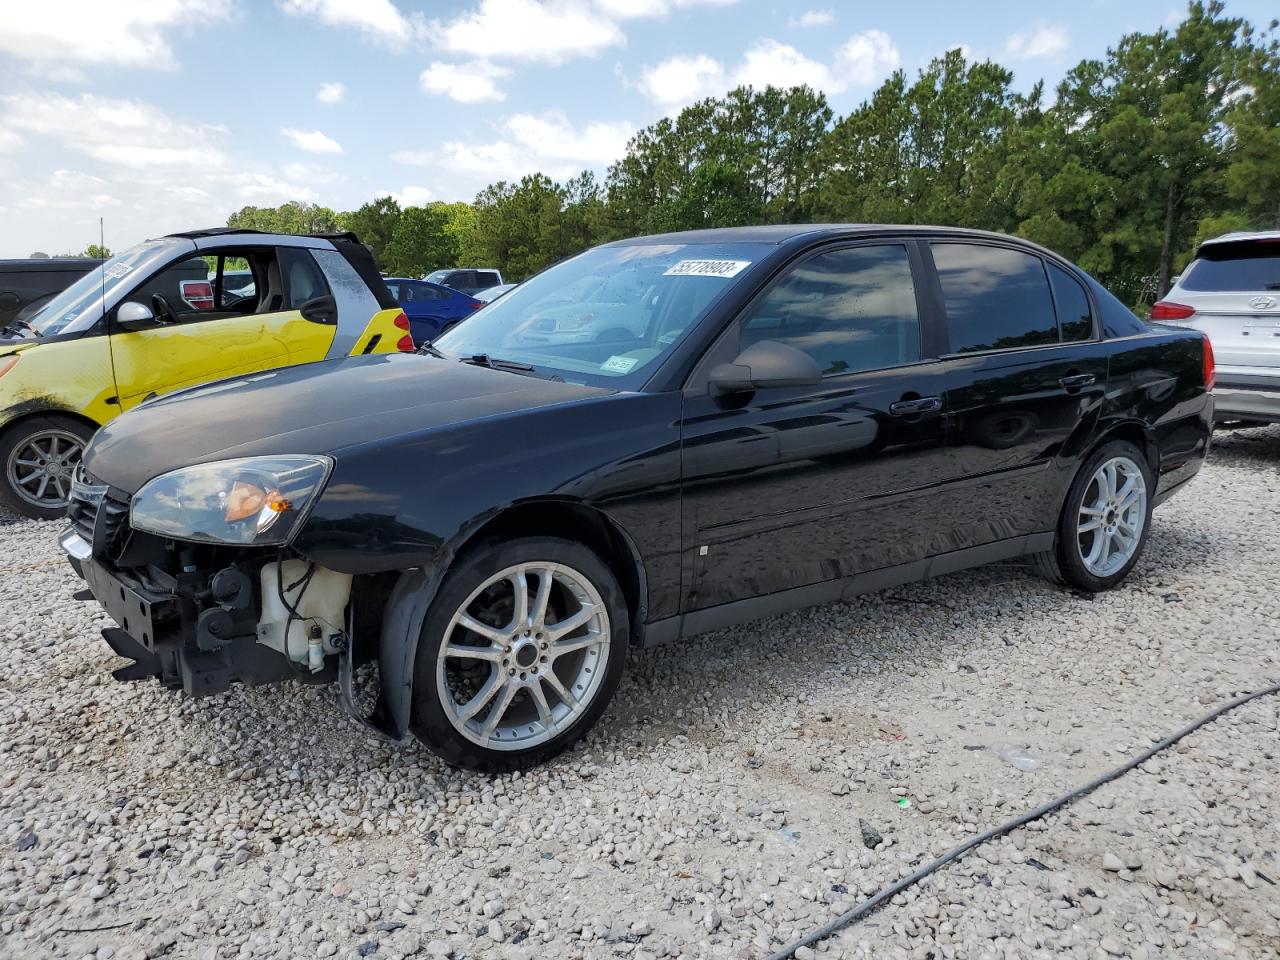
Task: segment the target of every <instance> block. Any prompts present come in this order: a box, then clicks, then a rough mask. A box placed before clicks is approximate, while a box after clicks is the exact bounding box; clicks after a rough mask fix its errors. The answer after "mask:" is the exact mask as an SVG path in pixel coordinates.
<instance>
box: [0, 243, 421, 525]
mask: <svg viewBox="0 0 1280 960" xmlns="http://www.w3.org/2000/svg"><path fill="white" fill-rule="evenodd" d="M413 346H414V345H413V341H412V339H411V337H410V334H409V324H408V320H407V319H406V318H405V316H404V313H403V312H402V311H401V309H400V307H399V305H398V304H397V303H396V301H395V299H394V298H393V297H392V296H391V294H390V292H389V291H388V290H387V288H386V285H385V284H384V283H383V282H382V279H381V277H380V276H379V275H378V272H377V269H376V267H375V266H374V263H373V259H372V257H371V256H370V254H369V252H368V250H367V249H366V248H365V247H364V246H362V245H361V244H360V243H359V242H358V241H357V240H356V239H355V238H354V237H352V236H350V235H342V236H333V237H294V236H281V235H273V234H262V233H254V232H249V231H236V230H230V229H215V230H201V231H195V232H192V233H182V234H172V235H170V236H166V237H161V238H159V239H157V240H148V241H146V242H145V243H141V244H139V245H138V246H136V247H133V248H132V249H130V250H127V251H125V252H124V253H122V254H119V255H118V256H115V257H112V258H111V259H110V260H108V261H106V262H105V263H101V264H96V265H95V267H94V268H93V269H92V270H91V271H89V272H88V273H85V274H84V275H83V276H81V277H80V279H79V280H77V281H76V282H74V283H72V284H71V285H70V286H68V287H67V288H66V289H65V290H63V291H62V292H61V293H58V294H57V295H56V296H54V297H53V298H52V299H50V300H49V301H48V302H47V303H46V304H45V305H44V306H43V307H41V308H40V309H38V310H37V311H36V312H35V313H34V314H32V315H31V316H30V317H28V318H26V319H25V320H23V321H22V322H21V323H17V322H15V323H13V324H11V325H10V326H9V327H8V328H7V329H6V330H5V331H4V332H3V333H0V501H2V502H3V503H4V504H5V505H7V506H9V507H11V508H13V509H14V510H16V511H17V512H19V513H21V514H24V515H26V516H29V517H43V518H54V517H58V516H62V515H63V514H64V513H65V511H66V508H67V502H68V496H69V494H70V492H71V487H72V475H73V474H74V473H75V471H76V468H77V466H78V465H79V463H80V459H81V455H82V451H83V449H84V445H85V443H86V442H87V441H88V439H89V437H90V436H92V434H93V432H94V431H95V430H96V429H98V428H99V427H100V426H102V425H103V424H105V423H109V422H110V421H111V420H113V419H114V418H115V417H117V416H118V415H119V414H121V413H123V412H124V411H127V410H129V409H131V408H132V407H135V406H138V405H140V404H142V403H144V402H145V401H146V400H148V399H150V398H152V397H156V396H159V395H162V394H173V393H175V392H177V391H181V390H183V389H184V388H187V387H191V386H195V385H198V384H202V383H207V382H209V381H211V380H217V379H221V378H225V377H232V376H240V375H245V374H257V373H260V372H261V371H264V370H271V369H274V368H277V367H284V366H290V365H293V364H299V363H308V362H311V361H315V360H322V359H326V358H334V357H343V356H348V355H351V354H370V353H373V354H379V353H387V352H391V351H396V350H412V349H413ZM184 429H188V430H192V432H193V435H197V436H198V435H199V432H200V431H199V430H198V429H196V428H193V427H192V425H191V424H190V423H188V424H186V425H185V426H184Z"/></svg>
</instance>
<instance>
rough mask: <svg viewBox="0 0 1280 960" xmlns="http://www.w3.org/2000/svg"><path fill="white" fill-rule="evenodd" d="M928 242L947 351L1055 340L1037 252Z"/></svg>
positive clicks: (1046, 285) (1054, 325) (1054, 323)
mask: <svg viewBox="0 0 1280 960" xmlns="http://www.w3.org/2000/svg"><path fill="white" fill-rule="evenodd" d="M932 247H933V260H934V263H935V264H936V265H937V268H938V279H939V281H940V282H941V284H942V298H943V301H944V303H945V304H946V309H947V329H948V331H949V333H950V337H951V350H952V352H953V353H971V352H974V351H977V350H1004V349H1011V348H1014V347H1034V346H1038V345H1040V344H1046V343H1057V342H1058V324H1057V318H1056V317H1055V315H1054V312H1053V299H1052V298H1051V297H1050V295H1049V282H1048V280H1047V279H1046V277H1045V273H1044V264H1043V263H1042V262H1041V260H1040V258H1039V257H1036V256H1032V255H1031V254H1029V253H1023V252H1021V251H1019V250H1008V249H1006V248H1004V247H989V246H982V245H979V244H973V243H935V244H933V245H932Z"/></svg>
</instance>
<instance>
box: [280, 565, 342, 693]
mask: <svg viewBox="0 0 1280 960" xmlns="http://www.w3.org/2000/svg"><path fill="white" fill-rule="evenodd" d="M259 577H260V580H261V587H262V613H261V617H260V619H259V620H258V631H257V633H258V643H260V644H262V645H263V646H267V647H270V648H271V649H273V650H277V651H279V652H280V653H282V654H284V655H285V656H286V657H287V658H288V659H289V660H290V661H291V662H292V663H295V664H300V665H303V666H305V667H306V668H307V670H309V671H310V672H311V673H319V672H320V671H321V670H323V669H324V658H325V657H327V656H329V655H331V654H335V653H338V652H339V651H341V650H342V649H343V647H344V646H345V644H346V619H345V618H346V609H347V601H348V600H349V599H350V597H351V575H350V574H346V573H338V572H337V571H334V570H329V569H326V568H325V567H321V566H317V565H316V564H314V563H309V562H308V561H306V560H298V559H293V560H277V561H275V562H273V563H267V564H264V565H263V567H262V570H261V572H260V574H259Z"/></svg>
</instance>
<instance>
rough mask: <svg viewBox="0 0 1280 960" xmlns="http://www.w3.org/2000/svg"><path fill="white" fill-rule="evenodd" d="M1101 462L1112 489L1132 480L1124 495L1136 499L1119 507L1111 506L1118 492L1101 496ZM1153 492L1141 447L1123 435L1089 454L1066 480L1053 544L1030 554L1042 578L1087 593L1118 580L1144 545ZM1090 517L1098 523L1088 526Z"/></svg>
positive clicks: (1124, 575) (1153, 485)
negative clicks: (1110, 474) (1108, 473)
mask: <svg viewBox="0 0 1280 960" xmlns="http://www.w3.org/2000/svg"><path fill="white" fill-rule="evenodd" d="M1104 466H1107V467H1113V470H1114V476H1115V477H1116V480H1115V481H1114V482H1115V484H1116V486H1117V487H1118V488H1119V489H1117V490H1114V491H1113V493H1114V494H1117V495H1122V494H1124V491H1125V489H1127V484H1129V483H1130V482H1133V483H1134V486H1133V488H1132V491H1131V493H1130V494H1129V495H1128V496H1127V497H1126V501H1127V500H1128V498H1129V497H1133V496H1136V497H1137V501H1136V502H1134V503H1132V504H1131V505H1129V506H1125V505H1124V503H1120V507H1121V509H1119V510H1116V509H1115V505H1116V504H1117V503H1119V497H1118V496H1111V497H1107V496H1104V491H1103V489H1102V488H1101V487H1100V486H1099V482H1100V481H1099V477H1100V474H1101V472H1102V471H1103V468H1104ZM1154 494H1155V478H1154V476H1153V475H1152V472H1151V467H1150V465H1149V464H1148V463H1147V458H1146V456H1145V455H1144V454H1143V453H1142V451H1140V450H1139V449H1138V448H1137V447H1135V446H1134V445H1133V444H1132V443H1129V442H1128V441H1126V440H1112V441H1110V442H1108V443H1104V444H1103V445H1102V446H1100V447H1098V448H1097V449H1096V450H1094V452H1093V453H1092V454H1090V455H1089V458H1088V459H1087V460H1085V462H1084V464H1083V465H1082V466H1081V467H1080V470H1079V471H1078V472H1077V473H1076V476H1075V479H1074V480H1073V481H1072V482H1071V487H1070V489H1069V490H1068V491H1067V497H1066V500H1065V501H1064V503H1063V506H1062V513H1061V515H1060V517H1059V520H1058V529H1057V531H1056V534H1057V535H1056V536H1055V538H1054V545H1053V549H1052V550H1046V551H1045V552H1043V553H1038V554H1035V555H1034V556H1033V557H1032V562H1033V564H1034V565H1035V567H1036V570H1037V572H1038V573H1039V574H1040V575H1041V576H1043V577H1044V578H1045V579H1047V580H1052V581H1054V582H1055V583H1065V584H1068V585H1070V586H1073V587H1076V588H1077V589H1080V590H1085V591H1088V592H1089V593H1100V592H1102V591H1103V590H1110V589H1111V588H1112V587H1115V586H1117V585H1118V584H1119V583H1120V582H1121V581H1123V580H1124V578H1125V577H1127V576H1128V575H1129V571H1130V570H1132V569H1133V567H1134V564H1136V563H1137V562H1138V558H1139V557H1141V556H1142V551H1143V549H1144V548H1145V547H1146V543H1147V535H1148V533H1149V532H1150V530H1151V505H1152V496H1153V495H1154ZM1100 504H1101V505H1102V506H1101V507H1100V506H1099V505H1100ZM1095 513H1096V515H1095ZM1095 520H1096V521H1097V525H1096V526H1092V525H1093V523H1094V521H1095ZM1091 526H1092V528H1091V529H1086V528H1087V527H1091ZM1135 528H1136V536H1135V535H1134V534H1133V531H1134V530H1135ZM1100 541H1103V542H1102V543H1101V544H1100Z"/></svg>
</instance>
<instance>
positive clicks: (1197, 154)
mask: <svg viewBox="0 0 1280 960" xmlns="http://www.w3.org/2000/svg"><path fill="white" fill-rule="evenodd" d="M1277 26H1278V24H1277V21H1275V20H1272V21H1271V22H1270V23H1269V24H1268V25H1267V26H1266V28H1265V29H1264V30H1258V29H1257V28H1255V27H1254V26H1253V25H1252V24H1251V23H1249V22H1248V21H1246V20H1244V19H1242V18H1238V17H1231V16H1228V15H1227V13H1226V9H1225V5H1224V4H1223V3H1222V2H1220V0H1210V2H1193V3H1191V4H1189V6H1188V9H1187V15H1186V17H1185V19H1184V20H1183V21H1182V22H1181V23H1179V24H1178V25H1177V26H1175V27H1171V28H1163V27H1162V28H1160V29H1158V30H1155V31H1153V32H1149V33H1142V32H1135V33H1131V34H1128V35H1126V36H1124V37H1122V38H1121V39H1120V41H1119V42H1118V43H1117V44H1116V45H1115V46H1114V47H1111V48H1109V49H1108V50H1107V52H1106V55H1105V56H1104V57H1102V58H1101V59H1087V60H1082V61H1081V62H1080V63H1079V64H1077V65H1076V66H1075V67H1074V68H1073V69H1072V70H1071V71H1069V72H1068V74H1067V75H1066V77H1065V78H1064V79H1063V80H1062V82H1061V83H1059V84H1058V86H1057V88H1056V89H1055V90H1054V91H1053V94H1052V95H1049V94H1047V93H1046V91H1045V88H1044V84H1043V82H1041V83H1037V84H1036V85H1034V86H1033V87H1032V88H1031V89H1030V91H1029V92H1027V93H1021V92H1019V91H1017V90H1015V89H1014V87H1013V73H1012V71H1011V70H1009V69H1007V68H1006V67H1003V66H1001V65H1000V64H998V63H995V62H992V61H990V60H985V61H981V62H972V61H970V60H968V59H967V58H966V57H965V56H964V55H963V54H962V52H961V51H960V50H952V51H950V52H948V53H946V54H945V55H943V56H941V57H938V58H936V59H935V60H933V61H932V62H931V63H930V64H929V65H928V66H927V67H925V68H923V69H921V70H919V71H918V72H917V74H916V75H915V76H914V77H908V75H907V73H906V72H905V71H903V70H898V71H896V72H895V73H893V74H892V75H891V76H890V77H889V78H888V79H887V80H885V81H884V83H883V84H881V86H880V87H879V88H878V89H876V90H875V91H874V93H872V95H871V96H870V97H869V98H868V99H867V100H866V101H864V102H863V103H862V104H861V105H859V106H858V107H857V108H856V109H854V110H853V111H852V112H851V113H850V114H849V115H848V116H845V117H840V118H837V117H835V116H834V115H833V112H832V110H831V107H830V106H829V104H828V103H827V100H826V97H825V96H824V95H823V94H822V93H821V92H820V91H815V90H812V89H810V88H809V87H805V86H800V87H794V88H791V89H788V90H780V89H777V88H773V87H768V88H765V89H763V90H755V89H752V88H750V87H740V88H738V89H736V90H732V91H730V92H729V93H728V94H726V95H725V96H724V97H711V98H707V99H705V100H702V101H700V102H698V103H695V104H693V105H691V106H689V107H687V108H685V109H684V110H682V111H680V113H679V114H678V115H677V116H675V117H666V118H663V119H662V120H659V121H658V122H657V123H655V124H653V125H651V126H649V127H647V128H645V129H643V130H641V131H640V132H638V133H637V134H636V135H635V136H634V137H633V138H632V139H631V141H630V142H629V143H628V145H627V150H626V154H625V155H624V156H623V157H622V158H621V159H619V160H618V161H617V162H616V163H615V164H613V165H612V166H611V167H610V168H609V169H608V172H607V174H606V175H605V177H604V178H603V180H602V181H601V180H599V179H597V177H596V176H595V175H594V174H592V173H590V172H584V173H582V174H580V175H579V176H577V177H574V178H572V179H570V180H568V181H565V182H563V183H558V182H556V181H554V180H552V179H551V178H549V177H547V176H545V175H543V174H533V175H530V176H526V177H524V178H522V179H521V180H519V181H517V182H509V181H500V182H498V183H495V184H492V185H491V186H489V187H486V188H485V189H484V190H482V191H481V192H480V193H479V194H478V195H477V196H476V198H475V201H474V202H473V203H471V204H466V203H454V204H443V203H432V204H427V205H426V206H422V207H407V208H404V209H401V208H400V206H399V205H398V204H397V203H396V202H395V201H394V200H393V199H392V198H390V197H383V198H380V199H378V200H375V201H373V202H371V203H368V204H365V205H364V206H363V207H361V208H360V209H359V210H356V211H353V212H349V213H335V212H334V211H332V210H329V209H327V208H324V207H317V206H314V205H311V204H302V203H290V204H285V205H284V206H282V207H278V208H271V209H261V208H255V207H246V208H245V209H244V210H241V211H239V212H238V213H236V214H234V215H232V217H231V218H230V219H229V220H228V224H229V225H230V226H244V227H256V228H258V229H269V230H282V231H284V232H297V233H306V232H328V231H334V230H353V231H354V232H356V233H357V234H358V235H359V236H360V238H361V240H363V241H364V242H365V243H367V244H368V245H369V246H370V248H371V249H372V251H373V253H374V256H375V257H376V258H377V260H378V262H379V264H380V265H381V266H382V268H383V269H384V270H386V271H387V272H389V273H394V274H410V275H415V276H418V275H422V274H424V273H426V272H428V271H429V270H432V269H436V268H440V267H448V266H457V265H462V266H496V267H499V268H501V269H502V271H503V274H504V276H505V277H507V278H508V279H513V280H519V279H522V278H524V277H527V276H529V275H530V274H532V273H535V272H537V271H538V270H541V269H542V268H544V267H546V266H548V265H550V264H552V263H554V262H556V261H557V260H560V259H562V258H564V257H566V256H569V255H571V254H574V253H576V252H578V251H580V250H583V249H585V248H586V247H589V246H592V245H594V244H597V243H601V242H605V241H608V240H613V239H618V238H621V237H627V236H634V235H638V234H645V233H659V232H665V231H672V230H687V229H696V228H701V227H716V226H736V225H742V224H754V223H800V222H862V223H932V224H941V225H961V226H968V227H976V228H983V229H989V230H996V231H1001V232H1005V233H1012V234H1016V235H1019V236H1023V237H1026V238H1028V239H1030V240H1034V241H1036V242H1039V243H1041V244H1044V245H1045V246H1047V247H1050V248H1051V249H1054V250H1056V251H1058V252H1059V253H1061V254H1062V255H1063V256H1065V257H1067V258H1068V259H1071V260H1073V261H1075V262H1076V263H1078V264H1079V265H1080V266H1081V267H1083V268H1084V269H1085V270H1087V271H1089V272H1090V273H1092V274H1094V275H1095V276H1096V277H1098V278H1099V279H1100V280H1101V281H1102V282H1103V283H1104V284H1106V285H1107V286H1109V287H1110V288H1111V289H1112V290H1113V291H1114V292H1116V293H1117V294H1118V295H1120V296H1121V297H1122V298H1124V299H1127V300H1128V301H1129V302H1130V303H1132V304H1134V305H1139V304H1142V303H1149V302H1150V301H1151V300H1152V299H1154V298H1155V297H1158V296H1160V295H1162V294H1163V293H1164V292H1165V291H1166V290H1167V289H1168V286H1169V285H1170V283H1171V280H1172V277H1173V276H1175V275H1176V273H1177V271H1178V270H1179V269H1180V268H1181V267H1182V266H1183V265H1184V264H1185V263H1186V261H1187V260H1188V259H1189V258H1190V257H1191V255H1192V253H1193V251H1194V250H1195V247H1196V245H1197V244H1198V242H1199V241H1200V240H1202V239H1204V238H1207V237H1210V236H1214V235H1217V234H1219V233H1223V232H1226V231H1228V230H1237V229H1259V228H1267V227H1278V226H1280V42H1278V41H1277Z"/></svg>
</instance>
